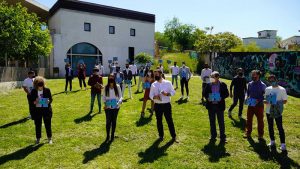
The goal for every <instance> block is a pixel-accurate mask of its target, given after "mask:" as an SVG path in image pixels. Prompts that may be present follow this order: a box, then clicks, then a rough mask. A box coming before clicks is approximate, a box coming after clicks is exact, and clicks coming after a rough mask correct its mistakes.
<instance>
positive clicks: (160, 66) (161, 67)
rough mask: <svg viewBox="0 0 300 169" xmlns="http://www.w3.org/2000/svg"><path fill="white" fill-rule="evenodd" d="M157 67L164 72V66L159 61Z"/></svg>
mask: <svg viewBox="0 0 300 169" xmlns="http://www.w3.org/2000/svg"><path fill="white" fill-rule="evenodd" d="M158 68H159V69H160V71H161V72H162V73H164V67H163V65H162V64H161V63H160V64H159V67H158Z"/></svg>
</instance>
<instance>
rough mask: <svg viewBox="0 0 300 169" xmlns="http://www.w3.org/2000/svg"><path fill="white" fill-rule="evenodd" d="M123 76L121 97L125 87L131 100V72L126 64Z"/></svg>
mask: <svg viewBox="0 0 300 169" xmlns="http://www.w3.org/2000/svg"><path fill="white" fill-rule="evenodd" d="M123 75H124V84H123V90H122V95H124V91H125V88H126V85H127V87H128V91H129V98H130V99H132V95H131V83H132V82H131V80H132V71H131V70H130V69H129V64H128V63H127V64H126V68H125V69H124V70H123Z"/></svg>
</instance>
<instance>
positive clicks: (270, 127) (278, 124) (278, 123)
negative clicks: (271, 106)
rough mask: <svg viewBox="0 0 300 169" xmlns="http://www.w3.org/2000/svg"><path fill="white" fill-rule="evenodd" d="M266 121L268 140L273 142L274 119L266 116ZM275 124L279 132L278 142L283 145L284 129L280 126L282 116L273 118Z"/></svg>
mask: <svg viewBox="0 0 300 169" xmlns="http://www.w3.org/2000/svg"><path fill="white" fill-rule="evenodd" d="M267 120H268V127H269V135H270V139H271V140H273V141H275V136H274V118H272V117H270V115H269V114H267ZM275 122H276V126H277V129H278V131H279V136H280V142H281V143H285V133H284V129H283V126H282V116H280V117H277V118H275Z"/></svg>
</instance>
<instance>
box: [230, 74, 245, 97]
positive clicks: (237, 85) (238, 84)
mask: <svg viewBox="0 0 300 169" xmlns="http://www.w3.org/2000/svg"><path fill="white" fill-rule="evenodd" d="M232 88H234V89H233V94H234V95H239V96H245V93H246V91H247V80H246V78H245V77H244V76H243V77H239V76H235V77H234V78H233V79H232V81H231V84H230V92H231V91H232Z"/></svg>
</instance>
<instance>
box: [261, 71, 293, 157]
mask: <svg viewBox="0 0 300 169" xmlns="http://www.w3.org/2000/svg"><path fill="white" fill-rule="evenodd" d="M268 80H269V83H270V84H271V86H269V87H267V88H266V90H265V101H264V103H265V104H266V114H267V121H268V128H269V135H270V139H271V141H270V144H269V146H270V147H271V148H275V137H274V119H275V122H276V126H277V128H278V131H279V136H280V142H281V146H280V149H281V150H282V152H283V153H286V152H287V150H286V145H285V133H284V129H283V126H282V113H283V105H284V104H286V103H287V98H288V96H287V93H286V90H285V89H284V88H283V87H281V86H279V85H278V81H277V78H276V76H275V75H270V76H269V78H268Z"/></svg>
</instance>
